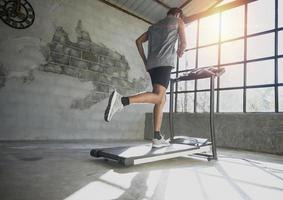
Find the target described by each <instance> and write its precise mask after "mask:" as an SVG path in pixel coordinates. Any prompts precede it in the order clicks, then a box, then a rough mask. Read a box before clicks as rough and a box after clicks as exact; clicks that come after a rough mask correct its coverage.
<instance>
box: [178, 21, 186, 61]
mask: <svg viewBox="0 0 283 200" xmlns="http://www.w3.org/2000/svg"><path fill="white" fill-rule="evenodd" d="M178 34H179V46H178V50H177V55H178V57H179V58H180V57H182V55H183V53H184V50H185V49H186V46H187V42H186V33H185V24H184V21H183V20H182V19H180V20H179V28H178Z"/></svg>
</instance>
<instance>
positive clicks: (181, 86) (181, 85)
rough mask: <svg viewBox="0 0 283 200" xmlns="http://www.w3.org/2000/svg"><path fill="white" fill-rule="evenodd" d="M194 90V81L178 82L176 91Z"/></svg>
mask: <svg viewBox="0 0 283 200" xmlns="http://www.w3.org/2000/svg"><path fill="white" fill-rule="evenodd" d="M188 90H195V81H180V82H178V91H188Z"/></svg>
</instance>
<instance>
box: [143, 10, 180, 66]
mask: <svg viewBox="0 0 283 200" xmlns="http://www.w3.org/2000/svg"><path fill="white" fill-rule="evenodd" d="M178 21H179V18H177V17H174V16H170V15H169V16H167V17H165V18H164V19H162V20H161V21H159V22H157V23H156V24H154V25H152V26H150V27H149V29H148V56H147V65H146V69H147V70H150V69H153V68H157V67H161V66H171V67H175V63H176V62H175V60H176V55H177V53H176V50H175V45H176V41H177V39H178Z"/></svg>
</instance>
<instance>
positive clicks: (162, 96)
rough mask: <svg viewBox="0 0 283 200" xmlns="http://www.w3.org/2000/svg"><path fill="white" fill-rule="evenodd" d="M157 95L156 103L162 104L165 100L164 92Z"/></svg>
mask: <svg viewBox="0 0 283 200" xmlns="http://www.w3.org/2000/svg"><path fill="white" fill-rule="evenodd" d="M157 95H158V101H157V103H156V104H157V105H164V104H165V102H166V97H165V95H164V94H157Z"/></svg>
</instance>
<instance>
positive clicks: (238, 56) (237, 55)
mask: <svg viewBox="0 0 283 200" xmlns="http://www.w3.org/2000/svg"><path fill="white" fill-rule="evenodd" d="M243 60H244V40H236V41H233V42H227V43H224V44H222V45H221V64H225V63H232V62H238V61H243Z"/></svg>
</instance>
